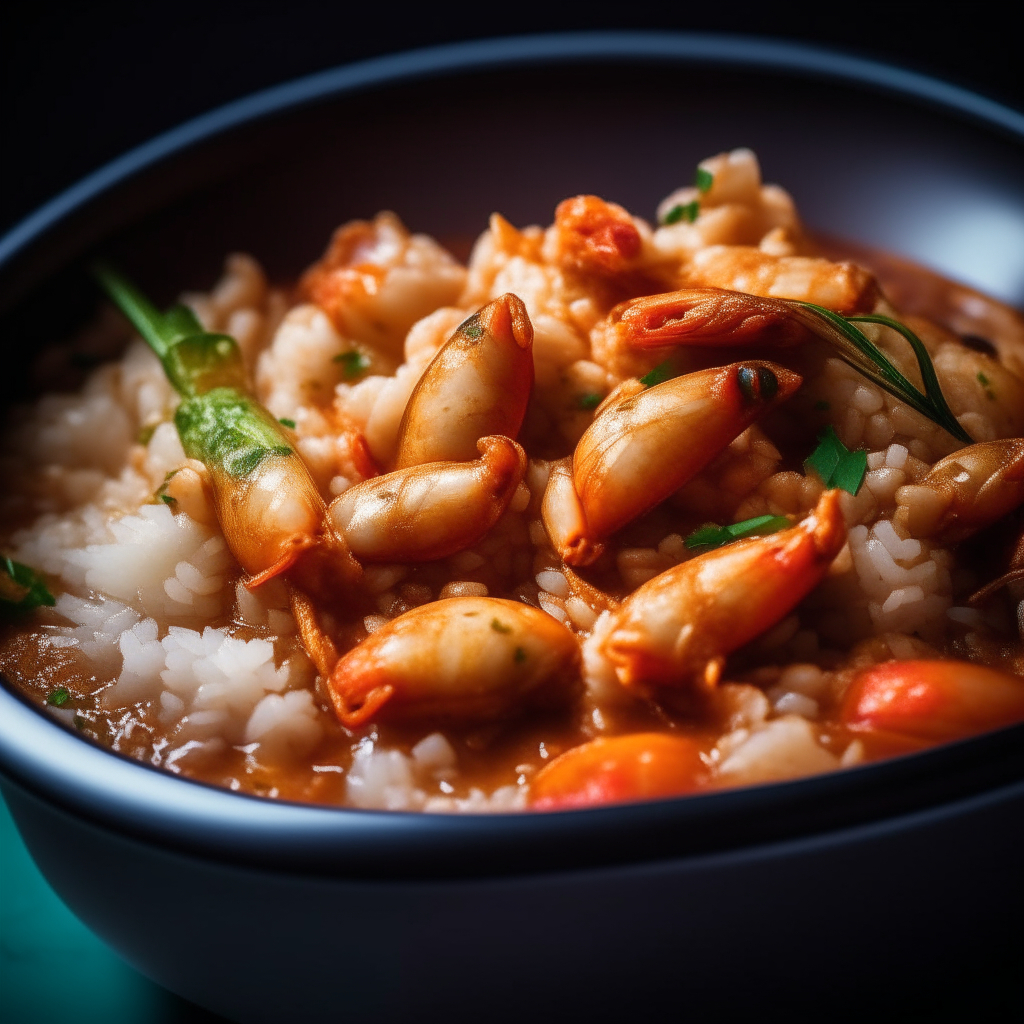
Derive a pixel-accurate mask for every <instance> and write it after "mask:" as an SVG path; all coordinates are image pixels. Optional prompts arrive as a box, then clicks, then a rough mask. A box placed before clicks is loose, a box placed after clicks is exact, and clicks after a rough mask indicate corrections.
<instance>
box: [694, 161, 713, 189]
mask: <svg viewBox="0 0 1024 1024" xmlns="http://www.w3.org/2000/svg"><path fill="white" fill-rule="evenodd" d="M714 180H715V176H714V175H713V174H712V173H711V172H710V171H706V170H704V168H703V167H698V168H697V173H696V174H695V175H694V177H693V183H694V185H696V186H697V188H698V189H699V190H700V191H701V192H702V193H703V192H707V190H708V189H709V188H711V185H712V183H713V182H714Z"/></svg>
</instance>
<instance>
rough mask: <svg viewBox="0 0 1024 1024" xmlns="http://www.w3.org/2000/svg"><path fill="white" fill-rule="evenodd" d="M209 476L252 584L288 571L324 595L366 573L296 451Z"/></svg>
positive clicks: (228, 536)
mask: <svg viewBox="0 0 1024 1024" xmlns="http://www.w3.org/2000/svg"><path fill="white" fill-rule="evenodd" d="M210 477H211V482H212V485H213V487H212V490H213V498H214V507H215V509H216V512H217V519H218V520H219V522H220V524H221V529H222V530H223V532H224V537H225V538H226V539H228V540H229V546H230V548H231V553H232V554H233V555H234V556H235V558H236V559H237V560H238V562H239V564H240V565H241V566H242V568H243V569H244V570H245V572H246V573H247V574H248V577H249V579H248V581H247V586H249V587H250V588H255V587H258V586H260V585H261V584H263V583H266V582H267V581H268V580H270V579H273V578H274V577H275V576H279V575H281V574H282V573H288V574H289V575H290V576H291V578H292V579H293V580H294V581H295V583H296V584H297V585H299V586H301V587H303V588H304V589H307V590H310V591H311V592H314V593H317V594H321V595H322V594H325V593H333V592H335V590H336V587H337V584H338V583H339V582H342V583H345V582H354V581H355V580H357V579H358V578H359V576H360V575H361V572H362V570H361V568H360V566H359V564H358V562H356V561H355V559H354V558H353V557H352V555H351V552H350V551H349V549H348V545H347V544H346V543H345V541H344V539H343V537H342V536H341V535H340V534H339V533H338V532H337V531H336V530H335V529H334V527H333V525H332V524H331V522H330V520H329V519H328V516H327V506H326V504H325V503H324V500H323V498H321V497H320V492H319V491H318V490H317V488H316V484H315V483H314V482H313V478H312V477H311V476H310V475H309V470H307V469H306V467H305V465H304V464H303V462H302V460H301V459H300V458H299V457H298V456H297V455H295V454H294V453H293V452H289V453H287V454H280V455H277V454H272V455H268V456H266V457H264V458H263V459H262V460H261V462H260V464H259V466H257V467H256V468H255V469H254V470H252V471H250V472H249V473H247V474H246V475H245V476H244V477H234V478H232V477H230V476H228V475H227V474H226V473H224V472H222V471H219V468H218V467H213V468H212V469H211V472H210Z"/></svg>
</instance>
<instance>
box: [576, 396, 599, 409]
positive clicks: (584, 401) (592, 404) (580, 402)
mask: <svg viewBox="0 0 1024 1024" xmlns="http://www.w3.org/2000/svg"><path fill="white" fill-rule="evenodd" d="M603 401H604V396H603V395H599V394H598V393H597V392H596V391H589V392H587V394H585V395H578V396H577V398H576V405H577V406H578V407H579V408H580V409H584V410H586V411H587V412H590V411H591V410H592V409H596V408H597V407H598V406H599V405H600V404H601V403H602V402H603Z"/></svg>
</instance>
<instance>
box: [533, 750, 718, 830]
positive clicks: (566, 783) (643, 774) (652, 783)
mask: <svg viewBox="0 0 1024 1024" xmlns="http://www.w3.org/2000/svg"><path fill="white" fill-rule="evenodd" d="M701 752H702V748H701V744H700V743H699V741H698V740H696V739H694V738H692V737H689V736H671V735H668V734H666V733H659V732H646V733H644V732H641V733H633V734H632V735H629V736H613V737H603V736H602V737H599V738H598V739H596V740H591V741H590V742H589V743H584V744H583V745H582V746H579V747H574V748H573V749H572V750H567V751H566V752H565V753H564V754H560V755H559V756H558V757H556V758H555V759H554V761H552V762H551V763H550V764H549V765H547V766H546V767H545V768H544V769H543V770H542V771H541V772H540V774H538V776H537V777H536V779H534V781H533V783H532V784H531V786H530V804H531V806H532V807H533V809H534V810H537V811H555V810H566V809H568V808H571V807H591V806H595V805H600V804H611V803H623V802H625V801H633V800H657V799H658V798H659V797H669V796H679V795H681V794H683V793H690V792H692V791H693V790H695V789H698V788H699V787H700V785H701V784H702V783H703V782H704V781H705V780H706V778H707V776H708V769H707V766H706V765H705V764H704V762H703V760H701V756H700V755H701Z"/></svg>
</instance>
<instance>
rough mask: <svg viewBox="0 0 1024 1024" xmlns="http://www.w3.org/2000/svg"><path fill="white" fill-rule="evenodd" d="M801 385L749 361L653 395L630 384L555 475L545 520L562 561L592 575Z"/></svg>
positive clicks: (668, 384)
mask: <svg viewBox="0 0 1024 1024" xmlns="http://www.w3.org/2000/svg"><path fill="white" fill-rule="evenodd" d="M800 384H801V378H800V377H799V376H798V375H797V374H795V373H792V372H790V371H789V370H786V369H783V368H782V367H781V366H778V365H776V364H774V363H769V362H762V361H759V360H752V361H749V362H746V363H731V364H730V365H728V366H721V367H715V368H713V369H710V370H700V371H698V372H697V373H691V374H687V375H685V376H683V377H676V378H675V379H674V380H669V381H665V382H664V383H662V384H657V385H655V386H654V387H651V388H646V389H645V388H643V386H642V384H640V382H638V381H630V382H624V384H623V385H622V386H621V390H619V391H617V392H615V393H613V395H612V396H610V400H609V401H606V403H605V404H603V405H602V406H601V408H600V409H599V411H598V415H597V417H596V418H595V419H594V422H593V423H592V424H591V426H590V427H589V428H588V429H587V431H586V432H585V433H584V435H583V437H582V438H580V441H579V444H577V446H576V451H575V453H574V455H573V458H572V468H571V472H570V470H569V468H568V464H567V463H562V464H559V465H556V467H555V468H554V469H553V470H552V473H551V476H550V478H549V483H548V488H547V490H546V492H545V495H544V499H543V505H542V516H543V519H544V524H545V527H546V528H547V530H548V535H549V537H550V538H551V541H552V544H553V545H554V547H555V549H556V550H557V551H558V552H559V554H560V555H561V556H562V558H563V560H564V561H566V562H568V563H569V564H571V565H588V564H590V563H591V562H593V561H594V560H595V559H596V558H597V557H598V556H599V555H600V553H601V551H602V550H603V541H604V540H605V539H606V538H607V537H609V536H610V535H611V534H612V533H614V532H615V531H616V530H618V529H620V528H621V527H623V526H624V525H625V524H626V523H628V522H629V521H630V520H632V519H634V518H636V517H637V516H638V515H640V514H641V513H643V512H645V511H647V510H648V509H650V508H653V507H654V506H655V505H657V504H658V503H659V502H661V501H663V500H664V499H665V498H667V497H668V496H669V495H670V494H671V493H672V492H673V491H676V490H678V489H679V488H680V487H682V486H683V484H685V483H686V482H687V481H688V480H690V479H692V478H693V477H694V476H695V475H696V474H697V473H698V472H699V471H700V470H701V469H703V468H704V467H705V466H706V465H707V464H708V463H709V462H710V461H711V460H712V459H713V458H714V457H715V456H716V455H718V453H719V452H720V451H721V450H722V449H723V448H725V447H726V445H728V444H729V442H730V441H732V440H733V438H735V437H736V436H737V435H738V434H740V433H742V431H744V430H745V429H746V428H747V427H748V426H750V424H751V423H752V422H753V421H754V420H755V419H756V418H757V417H758V416H761V415H763V414H764V413H766V412H768V411H769V410H770V409H773V408H774V407H775V406H777V405H778V404H779V403H780V402H783V401H785V400H786V399H787V398H789V397H790V395H792V394H793V393H794V392H795V391H796V390H797V388H798V387H799V386H800Z"/></svg>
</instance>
